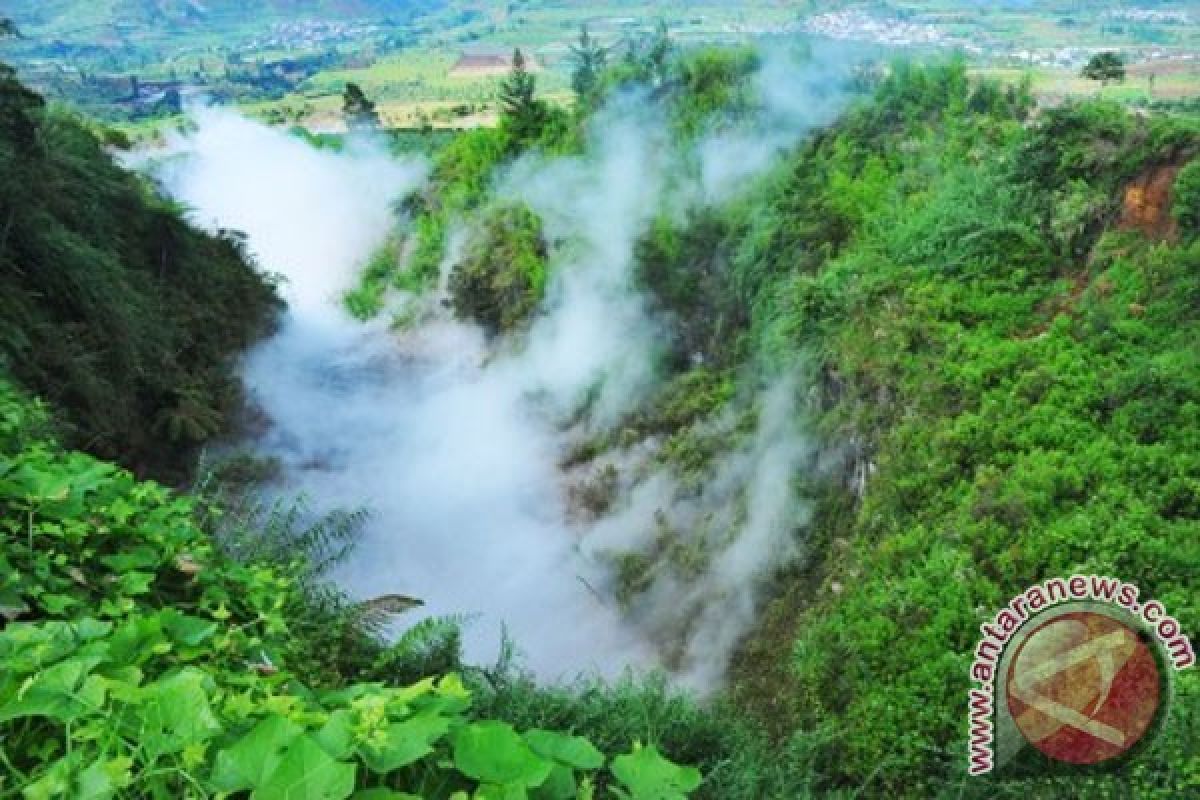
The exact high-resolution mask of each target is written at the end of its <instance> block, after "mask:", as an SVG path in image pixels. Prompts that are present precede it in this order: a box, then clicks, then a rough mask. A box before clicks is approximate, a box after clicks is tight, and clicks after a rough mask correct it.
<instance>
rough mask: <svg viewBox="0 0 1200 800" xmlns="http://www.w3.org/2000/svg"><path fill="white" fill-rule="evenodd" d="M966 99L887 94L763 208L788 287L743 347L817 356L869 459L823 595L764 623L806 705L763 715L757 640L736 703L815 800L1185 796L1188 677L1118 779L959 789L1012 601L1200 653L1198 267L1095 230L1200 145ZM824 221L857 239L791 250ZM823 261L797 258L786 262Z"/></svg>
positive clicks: (1154, 245) (1179, 247)
mask: <svg viewBox="0 0 1200 800" xmlns="http://www.w3.org/2000/svg"><path fill="white" fill-rule="evenodd" d="M941 80H942V81H944V80H945V78H944V77H943V78H942V79H941ZM963 87H964V84H963V83H962V82H961V80H959V81H955V80H951V81H950V83H949V84H948V85H946V84H944V83H941V82H939V80H938V76H936V74H931V75H924V76H923V75H921V74H917V75H915V76H909V77H908V78H907V79H902V76H901V77H900V78H896V79H894V80H893V81H892V82H891V85H890V86H885V88H884V92H883V97H882V99H881V101H880V102H878V103H877V104H876V105H875V107H873V108H870V109H867V110H865V111H864V112H862V114H861V115H859V116H857V117H851V118H850V119H849V120H848V121H846V122H845V123H843V124H841V125H839V126H836V127H835V129H834V131H833V132H832V133H831V134H830V136H829V137H828V138H826V139H825V140H824V141H823V142H821V143H820V144H818V145H816V146H814V147H813V148H810V149H809V150H808V151H807V152H806V153H804V154H802V155H801V156H799V157H798V158H797V159H796V160H795V162H794V165H793V166H792V167H791V169H794V170H795V172H794V173H793V177H792V178H791V179H790V180H788V179H784V182H783V183H782V184H781V185H777V187H776V188H773V189H771V190H769V194H768V196H769V198H770V199H769V200H768V202H769V203H771V204H772V205H773V208H772V211H773V213H774V215H776V216H774V222H770V221H768V222H767V223H765V224H766V227H767V228H768V230H769V231H770V235H771V236H772V237H773V238H771V239H770V240H769V241H770V242H771V247H770V248H769V249H763V250H760V251H759V252H757V253H756V254H755V258H756V259H765V260H766V263H768V264H770V265H772V268H773V269H774V270H777V271H778V272H776V274H775V275H774V276H773V277H772V278H771V279H770V280H769V282H768V285H767V288H766V290H765V291H766V292H767V296H769V297H770V298H771V301H770V302H768V303H766V304H765V307H766V308H768V309H769V310H768V311H767V312H766V313H765V314H760V316H759V319H758V320H757V327H758V331H759V333H758V336H759V338H760V339H761V340H762V341H763V342H765V346H767V347H768V348H780V347H782V348H787V347H794V346H802V347H806V348H812V349H814V350H816V351H817V352H818V353H820V354H821V360H822V362H823V369H824V371H825V374H826V376H827V380H826V388H827V390H829V410H828V412H827V416H826V425H827V426H828V428H829V429H830V431H831V438H832V440H833V441H838V440H839V439H840V440H843V441H844V440H845V437H847V436H850V435H851V434H853V435H854V436H856V437H861V438H860V439H859V440H860V441H865V442H866V447H865V449H864V451H863V452H862V453H861V455H860V456H859V465H860V466H866V465H868V464H869V465H870V466H869V469H870V473H869V474H870V478H869V482H868V486H867V490H866V494H865V496H864V497H863V498H862V500H861V502H860V503H858V504H856V505H855V506H854V507H853V510H852V511H849V513H847V511H848V509H847V508H846V507H845V503H844V500H841V499H835V500H833V501H832V505H831V507H830V509H828V510H827V513H825V514H824V515H823V516H822V517H821V519H822V524H821V526H819V528H818V529H817V531H816V532H815V534H814V535H815V537H816V539H817V542H818V546H819V547H820V548H823V549H822V550H821V552H822V555H821V558H822V559H824V565H825V568H826V569H827V577H826V579H825V581H824V582H823V583H821V584H820V588H819V591H817V592H816V596H815V597H813V596H812V594H811V590H812V589H813V588H815V582H814V581H813V580H812V578H811V577H804V576H801V578H800V580H801V581H802V582H801V583H800V584H799V585H800V586H801V587H802V589H803V590H804V591H803V592H801V594H800V595H799V596H798V595H796V594H795V593H791V594H787V595H785V597H784V599H783V600H782V601H781V602H780V604H777V606H776V607H775V608H774V609H773V610H772V612H771V613H770V614H769V615H768V617H767V624H766V625H765V626H764V629H763V634H764V635H765V636H767V637H769V641H772V642H773V643H774V645H775V646H776V647H777V648H784V647H786V646H787V640H788V639H789V638H790V635H794V636H795V637H796V641H795V644H794V646H792V647H791V648H790V651H791V654H792V655H791V658H792V673H791V675H790V676H787V677H785V678H784V679H785V680H787V686H788V689H789V691H790V692H793V693H795V694H794V696H793V697H791V698H788V699H784V700H779V699H778V698H776V697H774V696H764V695H763V688H764V687H763V686H762V684H761V680H759V681H757V683H756V682H755V679H754V674H753V673H754V672H755V670H757V669H761V668H763V667H767V668H769V663H768V664H764V660H765V661H767V662H769V661H770V660H771V659H775V658H780V657H783V658H787V657H788V653H787V652H784V653H779V652H771V651H770V649H769V648H767V649H766V650H765V651H764V648H763V647H762V645H761V644H759V643H753V642H752V643H751V646H750V648H749V651H748V656H749V658H748V663H747V664H746V665H744V666H743V674H745V675H747V677H748V682H747V691H748V692H749V693H750V695H752V696H753V697H754V699H755V701H756V702H757V703H758V704H759V706H760V707H761V708H762V709H764V712H765V713H768V714H771V715H778V714H784V715H786V716H788V717H790V718H791V720H792V721H791V723H790V725H788V724H781V720H779V719H778V718H776V719H773V720H772V724H773V727H775V728H776V729H777V730H779V729H780V728H783V729H787V728H788V727H794V728H796V729H799V731H801V733H798V734H797V736H799V737H800V740H802V741H805V742H808V743H810V744H811V745H812V746H813V747H815V748H816V750H817V753H818V755H817V756H816V762H817V763H818V764H819V765H820V767H819V770H820V772H821V773H822V774H823V775H824V780H825V781H826V784H825V785H828V786H839V785H845V786H851V787H854V786H857V787H860V788H862V789H864V790H865V791H869V792H870V793H876V792H885V791H886V792H888V793H893V794H895V793H899V794H902V795H904V796H924V795H928V794H932V793H958V792H960V791H965V792H968V793H972V792H973V793H975V794H982V795H988V796H998V795H1000V796H1014V797H1015V796H1024V795H1027V794H1028V793H1029V792H1030V791H1034V792H1036V793H1037V794H1038V795H1039V796H1040V795H1045V796H1066V795H1071V794H1076V795H1078V794H1080V793H1085V794H1086V793H1089V792H1095V793H1100V794H1104V795H1105V796H1107V795H1109V794H1111V793H1116V794H1117V795H1122V794H1126V793H1134V794H1136V795H1137V796H1161V797H1176V796H1181V795H1183V794H1186V793H1187V792H1188V791H1190V790H1194V788H1195V786H1196V784H1195V780H1196V778H1195V776H1196V766H1197V761H1196V758H1197V752H1196V750H1195V747H1194V742H1195V736H1196V721H1197V711H1198V704H1200V686H1198V685H1197V682H1196V676H1195V672H1194V670H1193V671H1190V672H1188V673H1184V674H1182V675H1180V676H1179V680H1178V684H1177V688H1178V692H1179V693H1178V697H1177V699H1176V707H1175V708H1174V709H1173V712H1172V714H1173V716H1172V718H1171V720H1170V722H1169V723H1168V725H1167V729H1166V731H1165V734H1164V736H1163V738H1162V739H1161V740H1160V742H1159V743H1158V745H1157V746H1156V748H1155V749H1154V750H1153V751H1152V752H1151V753H1150V754H1149V755H1148V756H1147V757H1146V759H1145V761H1144V762H1143V763H1142V764H1139V765H1138V766H1137V767H1135V768H1134V769H1132V770H1130V771H1127V772H1125V773H1124V774H1122V775H1119V776H1117V777H1114V778H1094V779H1090V780H1091V782H1090V783H1087V784H1085V785H1086V786H1090V787H1091V788H1090V789H1085V788H1084V785H1081V784H1080V782H1079V780H1080V779H1079V778H1078V777H1075V778H1068V779H1065V780H1063V781H1061V782H1059V783H1053V782H1049V781H1044V782H1023V783H1019V784H1017V785H1012V786H1009V785H1004V786H985V785H981V784H980V783H978V782H975V783H964V781H963V779H962V777H961V776H962V775H963V771H964V766H963V765H964V759H965V747H964V735H965V733H964V732H965V727H966V722H965V708H966V704H965V696H966V691H967V688H968V684H967V669H968V665H969V661H970V653H971V652H972V650H973V648H974V645H975V642H976V639H977V637H978V625H979V624H980V623H981V622H983V621H986V620H987V619H988V618H990V615H991V614H992V613H993V612H994V609H995V608H997V607H999V606H1001V605H1003V604H1004V603H1005V602H1007V600H1008V598H1009V597H1010V596H1012V595H1013V594H1015V593H1017V592H1019V591H1021V590H1022V589H1023V588H1024V587H1025V586H1027V585H1029V584H1031V583H1034V582H1036V581H1039V580H1042V579H1045V578H1047V577H1054V576H1059V575H1069V574H1072V573H1074V572H1076V571H1084V572H1090V571H1096V572H1100V573H1102V574H1112V575H1118V576H1121V577H1123V578H1125V579H1127V580H1131V581H1134V582H1136V583H1137V584H1139V585H1140V586H1141V588H1142V590H1143V592H1144V593H1145V594H1146V595H1148V596H1149V595H1153V596H1156V597H1159V598H1161V599H1162V601H1163V602H1164V603H1165V604H1166V605H1167V606H1168V607H1169V608H1171V610H1172V612H1173V613H1175V614H1176V615H1177V616H1178V618H1179V619H1180V620H1181V622H1182V624H1183V625H1184V627H1185V629H1187V630H1189V631H1193V632H1194V631H1197V630H1200V607H1198V606H1197V605H1196V602H1195V597H1196V595H1195V576H1196V565H1197V564H1200V550H1197V541H1198V539H1197V533H1200V507H1198V506H1197V504H1196V497H1197V482H1196V475H1197V474H1198V472H1200V461H1198V460H1197V456H1196V444H1197V442H1198V441H1200V439H1198V437H1200V430H1198V429H1197V425H1196V409H1197V408H1198V404H1200V382H1198V380H1197V379H1198V377H1200V350H1198V349H1197V342H1198V341H1200V302H1198V301H1200V294H1198V292H1200V279H1198V275H1200V272H1198V267H1200V244H1197V243H1196V242H1195V241H1194V240H1190V243H1189V241H1184V242H1173V241H1169V242H1155V241H1147V240H1146V239H1145V238H1143V237H1142V235H1141V234H1139V233H1137V232H1117V231H1112V230H1109V231H1108V232H1106V233H1101V232H1102V231H1104V230H1105V229H1109V228H1111V227H1112V226H1113V223H1114V222H1115V219H1116V214H1117V209H1118V207H1119V204H1120V199H1121V196H1122V190H1123V187H1124V182H1125V181H1127V180H1129V179H1131V178H1133V177H1134V176H1135V175H1136V174H1138V173H1139V171H1140V170H1142V169H1144V168H1147V167H1150V166H1153V165H1155V164H1169V163H1180V162H1183V161H1186V160H1187V159H1188V158H1190V157H1191V156H1193V155H1194V154H1195V153H1196V151H1197V149H1198V147H1200V140H1198V139H1197V134H1196V129H1195V127H1194V126H1193V125H1189V124H1186V123H1180V122H1172V121H1169V120H1165V119H1161V118H1152V119H1138V118H1134V117H1132V116H1129V115H1128V114H1126V113H1125V112H1124V111H1122V110H1121V109H1120V108H1119V107H1116V106H1112V105H1103V104H1091V105H1084V106H1080V107H1069V108H1067V109H1064V110H1062V111H1060V112H1053V113H1047V114H1044V115H1043V116H1042V117H1041V118H1040V119H1039V120H1038V121H1037V122H1035V124H1034V125H1033V127H1032V128H1026V127H1024V126H1022V125H1020V124H1018V123H1017V122H1016V120H1015V119H1013V118H1012V116H1011V115H1010V114H1009V112H1007V111H1005V110H1003V108H999V109H997V110H994V111H991V112H988V113H972V112H971V111H970V109H971V108H972V106H977V105H978V106H982V105H983V103H982V102H980V101H976V100H974V99H973V98H972V96H971V95H969V94H968V93H967V92H966V91H965V89H964V88H963ZM814 176H815V177H814ZM809 193H811V194H809ZM814 197H815V199H814ZM1192 201H1193V202H1194V198H1193V200H1192ZM759 211H760V213H761V212H762V211H763V209H762V208H761V207H760V209H759ZM797 211H799V212H800V216H799V217H797V216H795V214H796V213H797ZM814 212H815V213H820V214H824V215H828V216H829V217H831V218H832V220H835V221H836V220H838V219H839V218H840V219H841V220H842V221H843V222H844V223H845V226H846V227H845V229H846V230H849V231H850V233H849V234H848V235H845V234H844V233H842V232H834V231H832V230H831V228H832V227H836V225H835V224H834V223H833V222H831V221H830V220H829V219H827V220H826V222H825V226H826V230H829V231H830V233H829V234H828V235H822V234H821V233H818V235H817V236H816V237H811V236H805V234H803V233H802V234H800V235H799V236H797V235H795V234H792V233H790V232H789V230H788V229H789V228H791V229H793V230H800V231H808V230H812V227H811V226H812V224H813V223H814V222H815V221H814V220H813V219H812V218H811V217H809V216H808V215H809V214H813V213H814ZM822 239H825V241H824V242H822V241H821V240H822ZM830 245H832V246H833V249H832V251H829V250H827V252H832V254H833V257H832V258H818V259H816V262H817V263H815V264H812V265H811V266H802V267H801V268H800V269H796V267H795V266H794V265H793V264H789V263H788V255H787V254H788V253H789V252H792V250H790V249H788V248H798V249H800V250H801V251H809V252H811V251H812V250H814V249H817V248H822V247H824V248H828V247H829V246H830ZM797 602H799V603H801V604H802V608H801V609H797V608H796V606H795V605H792V606H790V607H789V606H788V605H787V604H795V603H797ZM804 606H806V607H804ZM789 631H792V632H793V633H791V634H790V635H789ZM770 637H773V638H770ZM755 656H757V660H756V658H755ZM774 674H776V675H779V674H784V675H785V676H786V673H780V671H779V670H776V671H775V673H774ZM959 784H962V785H961V786H960V785H959ZM1089 796H1092V795H1089ZM1095 796H1100V795H1099V794H1097V795H1095Z"/></svg>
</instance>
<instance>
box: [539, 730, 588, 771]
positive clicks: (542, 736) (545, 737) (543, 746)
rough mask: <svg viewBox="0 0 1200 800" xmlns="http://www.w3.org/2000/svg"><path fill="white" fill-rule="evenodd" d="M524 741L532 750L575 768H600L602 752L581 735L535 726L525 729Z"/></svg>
mask: <svg viewBox="0 0 1200 800" xmlns="http://www.w3.org/2000/svg"><path fill="white" fill-rule="evenodd" d="M525 741H526V742H528V744H529V746H530V747H532V748H533V752H535V753H537V754H538V755H539V756H542V757H543V758H549V759H552V760H554V761H557V762H559V763H561V764H566V765H567V766H568V767H573V768H575V769H600V767H603V766H604V754H603V753H601V752H600V751H599V750H597V749H596V748H595V746H593V745H592V743H591V742H589V741H588V740H587V739H585V738H583V737H582V736H570V735H568V734H565V733H556V732H555V731H545V730H540V729H537V728H535V729H534V730H531V731H526V733H525Z"/></svg>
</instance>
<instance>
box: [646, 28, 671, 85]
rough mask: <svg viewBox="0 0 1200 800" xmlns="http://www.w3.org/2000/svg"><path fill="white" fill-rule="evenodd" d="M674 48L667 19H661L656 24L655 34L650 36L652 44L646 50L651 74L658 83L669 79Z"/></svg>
mask: <svg viewBox="0 0 1200 800" xmlns="http://www.w3.org/2000/svg"><path fill="white" fill-rule="evenodd" d="M672 49H673V45H672V43H671V35H670V30H669V29H668V28H667V21H666V20H664V19H660V20H659V21H658V24H657V25H655V26H654V34H653V35H652V36H651V37H650V45H649V47H648V48H647V50H646V63H647V64H648V65H649V67H650V74H651V75H652V76H653V77H654V80H655V81H656V82H658V83H662V82H664V81H665V80H666V79H667V66H668V62H669V59H670V56H671V50H672Z"/></svg>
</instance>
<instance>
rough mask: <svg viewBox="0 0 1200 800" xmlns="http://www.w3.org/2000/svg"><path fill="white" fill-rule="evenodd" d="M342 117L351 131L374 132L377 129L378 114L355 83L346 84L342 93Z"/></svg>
mask: <svg viewBox="0 0 1200 800" xmlns="http://www.w3.org/2000/svg"><path fill="white" fill-rule="evenodd" d="M342 116H344V117H345V118H346V127H348V128H349V129H350V130H352V131H361V130H375V129H376V128H378V127H379V112H378V111H376V110H375V103H373V102H371V101H370V100H368V99H367V96H366V94H364V93H363V90H362V87H360V86H359V85H358V84H357V83H347V84H346V90H345V91H344V92H342Z"/></svg>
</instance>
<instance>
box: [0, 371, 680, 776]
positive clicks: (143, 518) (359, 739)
mask: <svg viewBox="0 0 1200 800" xmlns="http://www.w3.org/2000/svg"><path fill="white" fill-rule="evenodd" d="M46 427H47V418H46V417H45V415H44V413H43V410H42V408H41V407H40V406H39V405H37V404H34V403H32V402H30V401H28V400H26V399H24V398H22V397H21V396H19V395H18V394H17V393H16V392H15V391H14V390H13V389H12V388H11V386H10V385H9V384H7V383H0V519H2V522H0V526H2V530H3V537H4V541H5V547H4V551H3V553H2V554H0V613H2V614H3V615H4V618H5V619H6V621H8V624H7V625H6V627H5V628H4V630H3V631H2V632H0V659H2V660H3V663H4V665H5V670H4V674H3V676H2V677H0V737H3V741H4V748H3V751H0V752H2V753H3V757H2V758H0V791H3V792H4V793H5V794H6V795H8V794H12V793H13V792H15V791H19V792H20V793H21V795H22V796H23V797H25V798H29V799H30V800H36V799H37V798H53V797H71V798H90V799H95V800H99V799H100V798H112V797H181V796H213V795H219V796H230V795H236V796H245V795H246V793H248V792H249V793H250V796H252V797H255V798H295V797H309V798H325V799H326V800H339V799H340V798H347V797H350V796H351V795H353V796H354V797H357V798H411V797H425V798H463V799H464V800H465V798H467V797H468V793H470V796H472V797H476V798H483V797H513V798H515V797H536V798H573V797H593V796H598V795H596V793H597V792H607V793H611V796H613V797H621V798H627V799H628V800H674V799H675V798H680V800H682V798H684V797H685V796H687V795H688V794H689V793H690V792H691V791H692V790H694V789H695V788H696V787H697V786H698V785H699V784H700V781H701V777H700V773H699V772H698V771H697V770H695V769H694V768H691V767H679V766H676V765H674V764H672V763H671V762H670V761H668V760H666V759H665V758H663V757H662V755H661V754H660V753H659V751H658V749H657V748H656V747H655V746H654V745H652V744H646V745H642V744H639V743H636V742H635V743H633V745H632V748H631V749H630V751H629V752H628V753H625V754H623V755H618V756H617V757H615V758H613V759H612V760H611V761H609V760H608V759H607V758H606V757H605V756H604V755H603V754H602V753H601V752H600V751H599V750H597V749H596V748H595V747H594V746H593V745H592V744H591V743H590V742H588V740H587V739H585V738H583V737H580V736H574V735H568V734H564V733H556V732H553V731H549V730H544V729H540V728H532V727H531V728H530V729H528V730H525V731H524V732H523V733H518V732H517V731H516V730H514V729H513V727H512V726H511V725H509V724H506V723H504V722H500V721H495V720H486V719H484V720H481V719H478V718H477V717H476V716H474V715H472V714H471V713H470V710H469V709H470V706H471V700H472V692H471V691H470V690H469V689H468V688H467V687H466V686H464V684H463V682H462V680H461V679H460V678H459V677H458V676H457V675H456V674H454V673H449V674H444V675H441V676H438V677H434V676H430V677H424V678H421V679H420V680H417V681H416V682H415V683H411V684H408V685H397V684H396V683H395V679H396V676H397V674H398V673H403V671H404V668H403V666H402V664H403V663H405V662H407V663H410V664H411V663H414V662H413V656H414V655H419V654H418V652H417V651H418V650H419V647H420V644H419V643H420V642H421V641H422V640H428V635H427V633H426V632H425V631H423V630H421V629H420V628H418V629H416V635H415V636H414V635H413V633H411V632H410V635H408V636H404V637H401V639H400V640H399V641H398V642H397V643H396V644H394V645H391V646H385V645H383V644H382V643H381V642H380V641H379V640H377V639H375V638H373V637H372V636H371V635H370V634H369V633H368V631H369V627H370V623H369V622H367V621H366V620H365V619H364V617H363V614H364V613H367V612H364V611H363V610H362V607H361V606H354V605H349V604H347V603H346V601H344V600H342V599H341V598H340V597H339V596H331V595H329V593H328V590H327V589H325V588H323V587H322V586H321V585H319V584H317V583H315V580H316V579H317V578H318V577H319V575H320V568H321V565H322V564H323V563H327V562H326V561H325V559H326V558H327V557H328V554H329V545H330V538H331V531H332V530H333V529H327V528H323V527H318V528H316V529H312V530H309V531H302V532H300V535H295V534H294V533H293V534H292V535H284V534H282V533H280V532H279V531H277V532H276V535H279V536H281V537H282V538H280V539H277V540H276V544H277V545H278V554H277V555H276V556H275V557H274V558H269V557H264V554H263V553H264V551H263V544H262V542H261V540H259V537H261V536H263V535H264V534H269V533H270V531H269V529H268V530H258V531H255V532H253V533H252V534H250V535H251V536H253V537H254V539H256V540H259V541H258V545H257V553H256V556H257V557H255V558H251V559H247V558H245V557H244V556H245V554H243V558H241V559H236V560H235V558H234V557H233V555H232V552H233V551H231V550H230V549H229V548H230V546H231V545H233V544H235V543H238V542H239V541H240V539H239V535H238V534H239V531H238V529H237V525H238V524H240V522H241V521H239V520H232V521H231V520H222V518H221V517H220V516H219V515H218V514H219V512H218V511H217V510H216V509H215V508H211V507H207V506H206V505H205V504H204V503H203V501H197V500H193V499H189V498H185V497H179V496H174V495H172V494H171V493H170V492H168V491H167V490H165V489H163V488H161V487H159V486H156V485H154V484H151V483H139V482H137V481H136V480H135V479H134V478H133V477H132V476H131V475H130V474H129V473H127V472H124V471H122V470H119V469H116V468H115V467H113V466H112V465H110V464H106V463H104V462H101V461H97V460H95V459H93V458H91V457H89V456H86V455H83V454H80V453H71V452H65V451H62V450H61V449H59V447H58V446H57V444H56V443H55V442H54V441H53V440H52V439H50V438H48V437H47V436H46V434H45V430H46ZM200 520H207V521H209V522H214V523H215V522H220V528H219V530H215V531H214V530H204V529H203V527H202V525H201V523H200ZM214 533H216V534H217V535H215V536H214V535H212V534H214ZM245 535H246V532H242V536H245ZM244 541H249V539H246V540H244ZM235 549H236V548H235ZM13 620H19V621H16V622H13ZM338 631H342V632H343V635H342V636H340V637H339V635H338V633H337V632H338ZM346 637H349V638H348V639H347V638H346ZM331 644H336V645H337V646H336V647H334V648H332V649H331V648H330V645H331ZM348 670H357V671H358V673H359V674H360V675H361V676H362V677H367V676H368V675H378V676H383V675H387V676H390V677H380V678H377V679H375V680H373V681H371V682H362V683H347V682H346V680H345V675H346V672H347V671H348Z"/></svg>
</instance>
